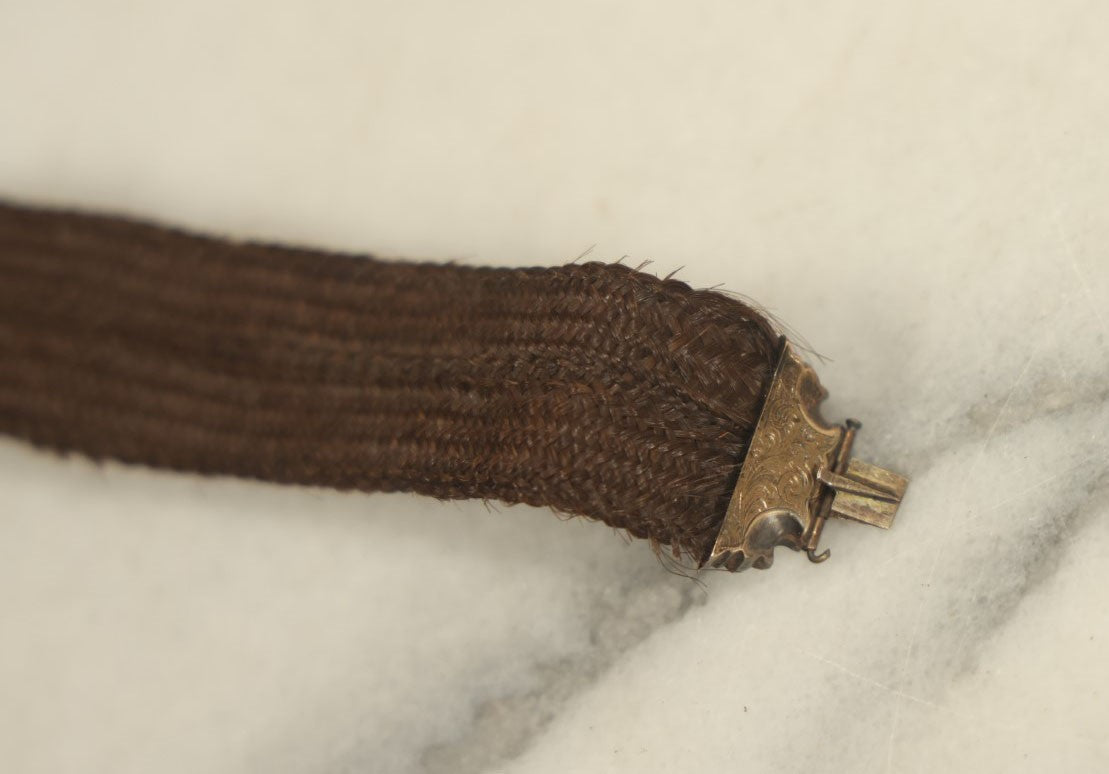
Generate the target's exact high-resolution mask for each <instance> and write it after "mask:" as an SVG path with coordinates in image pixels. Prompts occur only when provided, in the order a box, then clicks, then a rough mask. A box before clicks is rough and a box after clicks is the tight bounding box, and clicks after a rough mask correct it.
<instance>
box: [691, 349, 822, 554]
mask: <svg viewBox="0 0 1109 774" xmlns="http://www.w3.org/2000/svg"><path fill="white" fill-rule="evenodd" d="M823 396H824V392H823V390H822V389H821V387H820V386H819V382H818V381H817V379H816V374H815V373H814V372H813V370H812V368H810V367H809V366H808V365H807V364H806V363H804V361H802V360H801V359H800V358H798V357H797V355H796V353H795V352H794V351H793V349H792V347H790V346H789V345H788V344H787V345H786V349H785V351H784V352H783V354H782V360H781V362H780V364H779V367H778V370H777V374H776V375H775V379H774V382H773V384H772V386H771V389H770V393H769V394H768V395H767V398H766V404H765V405H764V407H763V410H762V414H761V416H760V417H759V423H758V426H757V428H756V431H755V435H754V438H753V439H752V443H751V447H750V450H749V451H748V453H747V456H746V458H745V459H744V462H743V469H742V471H741V472H740V478H739V482H738V483H737V485H736V492H735V495H734V496H733V498H732V502H731V504H730V505H729V507H728V514H727V516H726V517H725V523H724V527H723V528H722V529H721V533H720V538H719V539H718V540H717V545H716V547H715V548H714V549H713V557H712V558H713V560H714V563H716V564H719V563H720V562H721V560H724V559H727V558H728V556H729V555H732V554H733V553H734V552H735V550H736V549H739V550H741V551H742V552H743V556H744V560H743V565H744V566H748V565H750V564H754V563H758V564H759V565H760V566H767V565H769V564H770V562H771V561H773V549H774V546H776V545H789V546H790V547H792V548H795V549H796V548H800V547H801V540H802V537H803V535H804V534H805V532H806V531H807V530H808V528H809V525H810V522H811V518H812V516H811V508H810V506H811V505H812V501H813V500H814V498H815V497H816V496H817V493H818V491H819V483H818V481H817V480H816V471H817V470H818V469H819V468H820V467H821V466H822V465H826V464H828V461H829V459H830V458H831V455H832V454H833V452H834V451H835V449H836V446H837V445H838V443H839V439H840V435H841V432H842V431H841V430H840V429H839V428H833V427H827V426H826V425H824V424H823V423H822V422H821V421H820V420H819V411H818V407H819V403H820V401H821V400H822V399H823ZM764 522H772V524H769V523H764Z"/></svg>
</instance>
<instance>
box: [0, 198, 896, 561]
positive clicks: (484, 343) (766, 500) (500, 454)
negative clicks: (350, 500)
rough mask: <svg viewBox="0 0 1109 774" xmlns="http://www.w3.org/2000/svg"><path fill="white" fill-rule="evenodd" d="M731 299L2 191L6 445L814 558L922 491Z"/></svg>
mask: <svg viewBox="0 0 1109 774" xmlns="http://www.w3.org/2000/svg"><path fill="white" fill-rule="evenodd" d="M823 397H824V391H823V390H822V388H821V387H820V384H819V382H818V381H817V379H816V376H815V374H814V372H813V370H812V369H811V368H810V367H809V366H807V365H806V364H805V363H804V362H803V360H801V359H800V357H799V356H798V353H797V351H796V349H795V347H793V346H792V345H791V344H789V342H787V341H786V340H785V339H784V338H782V337H781V336H779V335H778V333H777V332H776V330H775V329H774V326H773V325H772V324H771V323H770V322H769V321H768V320H767V319H766V318H765V317H764V316H762V315H761V314H759V313H758V312H757V311H756V310H754V309H752V308H751V307H750V306H748V305H746V304H744V303H742V302H741V301H738V300H736V299H734V298H730V297H728V296H725V295H722V294H719V293H715V292H711V291H705V290H693V289H691V288H690V287H689V286H688V285H686V284H685V283H682V282H679V281H676V280H660V279H657V278H655V277H653V276H649V275H647V274H643V273H639V272H636V271H633V270H632V269H629V268H627V267H625V266H622V265H611V264H602V263H583V264H573V265H568V266H558V267H553V268H528V269H494V268H472V267H466V266H458V265H436V264H422V263H401V262H387V261H379V260H375V259H372V258H367V257H361V256H357V257H356V256H347V255H338V254H333V253H326V252H319V251H313V250H303V249H291V248H287V247H278V246H272V245H264V244H252V243H242V242H233V241H226V240H220V239H213V238H208V237H201V236H195V235H191V234H186V233H182V232H180V231H176V230H171V229H167V228H163V227H159V226H153V225H147V224H144V223H138V222H134V221H129V220H124V219H119V218H110V217H97V216H90V215H83V214H76V213H72V212H63V211H56V210H46V209H29V208H24V207H19V206H12V205H2V204H0V433H5V434H8V435H12V436H15V437H18V438H22V439H26V440H28V441H30V442H32V443H35V444H38V445H41V446H44V447H48V448H51V449H55V450H59V451H74V452H79V453H82V454H85V455H87V456H89V457H92V458H95V459H105V458H107V459H115V460H119V461H122V462H126V463H136V464H142V465H149V466H154V467H160V468H170V469H174V470H181V471H193V472H198V473H205V474H226V475H233V476H242V477H249V478H256V479H262V480H266V481H274V482H282V483H293V484H304V485H314V486H324V487H333V488H336V489H359V490H364V491H407V492H417V493H420V494H424V495H431V496H433V497H439V498H452V499H453V498H488V499H492V500H499V501H503V502H506V503H528V504H531V505H536V506H548V507H551V508H553V509H555V510H557V511H560V512H563V513H567V514H576V515H581V516H586V517H589V518H593V519H598V520H600V521H603V522H605V523H606V524H609V525H611V526H613V527H616V528H619V529H623V530H627V532H628V533H630V534H631V535H633V536H635V537H637V538H644V539H647V540H649V541H650V542H651V544H652V545H653V546H654V547H655V549H656V550H666V551H669V552H672V553H673V554H674V556H676V557H684V558H687V559H689V560H692V561H693V562H695V563H697V564H701V565H709V566H713V567H725V568H727V569H729V570H738V569H744V568H746V567H751V566H753V567H758V568H765V567H768V566H770V564H771V562H772V561H773V551H774V547H775V546H777V545H785V546H788V547H790V548H793V549H795V550H801V551H805V552H807V553H808V555H809V557H810V558H812V559H813V560H814V561H819V560H820V559H822V558H824V557H826V556H827V552H825V553H823V554H818V553H817V551H818V548H817V546H818V542H819V540H820V534H821V529H822V527H823V525H824V522H825V520H826V519H827V518H828V517H830V516H838V517H844V518H849V519H854V520H857V521H862V522H866V523H869V524H874V525H877V526H880V527H888V526H889V525H890V523H891V521H892V519H893V515H894V513H895V511H896V509H897V505H898V503H899V502H900V500H901V497H902V495H903V493H904V490H905V486H906V480H905V479H904V478H902V477H900V476H898V475H896V474H893V473H890V472H888V471H885V470H883V469H881V468H877V467H875V466H872V465H868V464H866V463H862V462H860V461H858V460H852V459H851V458H850V452H851V444H852V440H853V438H854V435H855V430H856V428H857V427H858V423H855V422H853V421H851V420H848V422H847V423H846V425H845V426H835V425H828V424H826V423H825V422H824V421H823V420H822V419H821V418H820V415H819V411H818V407H819V403H820V401H821V400H822V399H823Z"/></svg>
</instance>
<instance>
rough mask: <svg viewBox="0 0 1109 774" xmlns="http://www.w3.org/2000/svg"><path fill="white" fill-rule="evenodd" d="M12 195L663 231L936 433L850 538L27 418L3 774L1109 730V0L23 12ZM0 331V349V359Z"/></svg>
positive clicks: (815, 758) (898, 768)
mask: <svg viewBox="0 0 1109 774" xmlns="http://www.w3.org/2000/svg"><path fill="white" fill-rule="evenodd" d="M0 22H3V23H0V84H2V85H3V91H4V93H5V100H4V104H3V106H0V115H2V120H0V124H2V125H3V126H4V131H3V133H2V138H0V195H3V196H6V197H20V198H25V199H33V200H38V201H45V202H58V203H65V204H79V205H82V206H87V207H95V208H100V209H108V210H114V211H120V210H122V211H127V212H132V213H137V214H146V215H151V216H156V217H158V218H160V219H162V220H169V221H174V222H178V223H181V224H183V225H188V226H192V227H194V228H200V229H204V230H217V231H225V232H229V233H234V234H240V235H249V236H264V237H266V238H270V239H280V240H288V241H293V242H306V243H311V244H313V245H323V246H332V247H337V248H344V249H352V250H371V251H374V252H377V253H379V254H385V255H403V256H410V257H424V258H437V259H444V260H446V259H459V260H465V261H469V262H475V263H477V262H481V263H493V264H498V265H518V264H526V263H543V264H553V263H558V262H561V261H565V260H570V259H572V258H574V257H575V256H577V255H579V254H580V253H582V252H583V250H585V249H586V248H588V247H589V246H590V245H594V247H593V249H592V253H591V257H595V258H613V259H615V258H618V257H620V256H622V255H628V256H629V258H630V259H631V260H638V259H647V258H652V259H654V260H655V264H654V265H653V266H652V268H653V269H656V270H657V271H658V272H659V273H661V274H665V273H668V272H669V271H671V270H672V269H675V268H678V267H679V266H684V268H683V269H682V270H681V272H680V273H679V276H680V277H683V278H685V279H686V280H687V281H689V282H690V283H692V284H694V285H698V286H706V287H707V286H714V285H717V284H718V283H721V282H722V283H724V288H725V289H728V290H735V291H742V292H743V293H744V294H745V295H747V296H750V297H752V298H755V299H757V300H758V301H759V302H761V303H763V304H765V305H766V306H767V307H769V311H770V312H772V313H773V314H774V315H775V316H776V317H777V318H778V319H780V320H782V321H784V322H786V323H788V324H789V326H790V327H791V328H792V329H793V330H795V331H797V332H798V333H799V334H800V335H802V336H803V337H804V338H805V339H806V340H807V341H808V342H809V343H810V344H811V346H812V347H813V348H814V349H815V350H817V351H818V352H820V353H821V354H822V355H825V356H827V360H826V362H824V363H822V364H821V365H820V366H819V370H820V373H821V378H822V381H823V383H824V384H825V385H826V386H827V387H828V388H829V389H830V391H831V398H830V400H829V401H828V403H827V404H826V406H825V414H826V415H827V416H829V417H830V418H831V417H834V418H843V417H845V416H858V417H859V418H860V419H862V420H863V422H864V428H863V430H862V432H861V435H860V437H859V441H858V447H857V451H858V454H859V456H860V457H862V458H864V459H868V460H872V461H874V462H876V463H879V464H882V465H885V466H888V467H890V468H893V469H896V470H899V471H901V472H904V473H907V474H909V475H910V476H911V477H912V483H911V485H910V488H909V491H908V495H907V497H906V499H905V502H904V505H903V506H902V509H901V512H900V513H899V516H898V521H897V523H896V524H895V526H894V528H893V529H892V530H891V531H890V532H889V533H886V534H882V533H880V532H879V531H877V530H868V529H866V528H863V527H859V526H856V525H851V524H831V525H829V528H828V530H827V532H826V538H825V544H826V545H827V546H828V547H830V548H831V549H832V554H833V555H832V558H831V560H830V561H829V562H828V563H826V564H824V565H820V566H810V565H809V564H808V563H807V562H806V561H805V560H804V558H803V557H801V556H799V555H794V554H790V553H787V552H782V553H781V555H780V556H779V557H778V559H777V561H776V563H775V566H774V568H773V569H772V570H771V571H769V572H765V573H755V572H750V573H746V574H743V575H741V576H731V575H727V574H724V573H707V574H705V575H703V576H702V577H701V578H700V579H699V582H694V581H691V580H690V579H688V578H683V577H680V576H677V575H673V574H671V573H669V572H668V571H667V568H666V567H664V566H661V565H660V563H659V562H658V561H657V560H656V559H655V557H654V556H653V555H652V554H651V552H650V551H649V549H648V548H647V547H646V546H645V545H642V544H637V543H628V542H626V541H624V540H622V539H621V538H620V537H619V536H615V535H613V534H612V532H611V530H608V529H606V528H605V527H603V526H599V525H596V524H587V523H585V522H582V521H570V522H562V521H560V520H558V519H557V518H555V517H553V516H552V515H551V514H550V513H547V512H545V511H543V510H536V509H528V508H494V509H487V508H485V507H484V506H483V505H482V504H480V503H461V504H442V503H437V502H431V501H424V500H420V499H418V498H409V497H403V496H372V497H371V496H360V495H340V494H336V493H329V492H318V491H305V490H299V489H290V488H281V487H269V486H262V485H258V484H253V483H249V482H239V481H229V480H205V479H199V478H192V477H185V476H173V475H167V474H164V473H154V472H149V471H143V470H136V469H125V468H123V467H121V466H117V465H111V464H109V465H104V466H95V465H92V464H90V463H88V462H86V461H83V460H80V459H74V458H69V459H59V458H57V457H55V456H53V455H49V454H46V453H42V452H38V451H34V450H31V449H29V448H27V447H25V446H23V445H21V444H17V443H15V442H12V441H7V440H4V441H0V622H2V624H3V628H4V636H3V637H0V685H3V686H4V690H3V691H0V728H2V729H4V731H3V732H2V733H0V765H2V766H3V768H4V770H5V771H18V772H64V771H81V772H85V771H102V770H111V771H114V772H128V771H136V772H137V771H144V772H145V771H151V770H157V771H164V772H175V771H182V772H184V771H188V772H197V771H204V772H241V771H255V770H266V771H275V772H282V771H289V772H292V771H297V772H300V771H320V772H342V771H374V772H377V771H383V772H443V771H452V772H454V771H461V772H486V771H490V772H492V771H498V772H500V771H505V772H520V773H521V774H532V773H534V772H556V771H557V772H561V771H565V770H566V769H567V768H571V769H573V770H575V771H613V772H618V771H644V770H647V771H652V770H654V771H675V770H683V771H684V770H689V769H691V768H696V769H703V770H717V769H719V770H731V769H738V768H743V769H744V770H747V771H786V772H788V771H808V772H811V771H829V772H833V771H835V772H839V771H851V772H917V771H919V772H933V771H937V770H940V771H942V770H952V771H974V772H988V771H999V772H1001V771H1004V772H1014V771H1041V770H1044V769H1045V768H1050V769H1052V770H1058V771H1097V770H1103V769H1105V768H1106V767H1107V766H1109V741H1107V740H1106V738H1105V734H1104V726H1105V724H1106V722H1107V721H1109V710H1107V709H1106V706H1107V705H1106V696H1107V695H1109V659H1106V658H1105V657H1104V651H1105V647H1106V643H1109V604H1106V603H1107V600H1109V598H1107V592H1106V590H1105V589H1106V587H1107V585H1109V561H1107V560H1109V519H1107V516H1109V252H1107V248H1106V246H1107V245H1109V214H1107V210H1106V207H1105V202H1106V200H1107V197H1109V183H1107V182H1106V181H1109V145H1107V144H1106V142H1105V136H1106V132H1105V129H1106V127H1107V126H1109V90H1106V89H1105V88H1103V85H1102V82H1103V81H1104V73H1105V72H1109V49H1107V48H1106V47H1105V46H1104V45H1103V37H1104V35H1103V31H1104V29H1105V26H1106V24H1109V10H1107V9H1105V8H1102V7H1101V6H1099V5H1096V4H1093V5H1090V4H1083V3H1079V2H1071V1H1070V0H1063V1H1062V2H1053V3H1047V2H1040V1H1032V0H1017V2H1006V3H1002V2H1000V1H999V0H988V1H987V2H983V3H978V4H975V5H974V6H972V7H967V6H965V5H960V6H958V7H956V6H953V5H948V4H944V3H930V4H918V3H910V2H900V0H898V1H897V2H892V3H890V2H882V3H879V2H877V1H876V0H864V1H863V2H861V3H856V4H855V5H852V6H850V7H844V6H841V7H837V8H832V7H828V8H823V7H818V6H810V5H802V6H795V5H790V4H786V5H782V4H781V3H778V2H769V1H767V2H761V1H760V2H745V3H724V2H719V3H718V2H695V3H686V4H682V5H680V6H679V5H661V4H660V5H657V6H656V5H652V6H651V7H649V8H647V7H644V6H643V4H641V3H631V2H612V3H585V2H567V3H559V4H555V5H549V6H546V7H544V8H543V9H542V12H541V13H540V12H538V11H536V10H535V9H534V8H530V7H526V6H525V5H521V4H506V3H499V2H494V1H493V0H482V2H477V3H467V4H452V3H436V2H430V1H422V2H414V3H406V4H402V5H395V4H378V3H369V4H349V5H348V6H345V7H339V6H336V7H335V8H332V9H329V10H325V9H321V8H319V7H317V6H315V5H312V6H311V7H310V6H309V4H305V3H300V2H297V1H296V0H281V1H280V2H277V3H266V4H265V5H262V4H258V3H246V4H242V5H237V6H234V7H230V6H228V5H227V4H224V3H216V2H214V0H213V1H208V0H203V1H202V2H196V3H190V4H187V5H183V6H180V7H170V6H161V7H159V6H154V5H151V6H146V7H134V8H132V7H126V8H125V7H123V6H119V7H116V6H115V5H111V4H103V5H98V6H95V7H94V6H89V5H88V4H82V3H76V2H70V1H68V0H63V2H60V3H57V4H47V3H31V2H16V3H12V4H8V5H7V6H6V7H5V8H4V9H3V10H0ZM0 366H2V364H0Z"/></svg>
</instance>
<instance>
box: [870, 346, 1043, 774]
mask: <svg viewBox="0 0 1109 774" xmlns="http://www.w3.org/2000/svg"><path fill="white" fill-rule="evenodd" d="M1038 354H1039V347H1038V346H1037V347H1036V349H1034V350H1033V351H1032V354H1030V355H1029V356H1028V358H1027V360H1025V363H1024V366H1023V367H1022V368H1021V370H1020V373H1019V374H1017V377H1016V379H1014V380H1013V384H1012V386H1010V387H1009V391H1008V392H1007V393H1006V395H1005V400H1004V402H1003V403H1002V404H1001V408H1000V409H998V411H997V415H996V416H995V417H994V421H993V423H992V424H991V425H990V428H989V430H988V431H987V433H986V438H985V440H984V441H983V442H982V446H981V448H980V449H979V450H978V454H977V455H976V456H975V458H974V461H973V462H972V463H971V464H970V466H969V467H968V468H967V474H966V475H965V476H963V480H962V482H961V484H960V485H959V494H958V497H956V499H955V502H963V500H964V499H965V495H966V491H967V488H968V487H969V486H970V482H971V481H972V480H973V478H974V475H975V474H976V473H977V471H978V468H979V466H980V465H981V464H982V460H983V459H985V456H986V450H987V449H988V448H989V445H990V441H992V440H993V437H994V434H995V433H996V432H997V428H998V426H999V425H1000V423H1001V418H1002V417H1003V416H1004V415H1005V411H1006V410H1007V409H1008V408H1009V404H1010V402H1012V399H1013V395H1014V394H1016V391H1017V388H1018V387H1019V386H1020V385H1021V383H1022V382H1023V381H1024V378H1025V376H1026V375H1027V374H1028V369H1029V368H1030V367H1031V365H1032V361H1033V360H1035V358H1036V357H1037V355H1038ZM954 518H955V511H954V509H952V510H951V512H950V514H949V515H948V517H947V523H946V524H945V528H946V527H947V526H949V525H950V523H951V521H952V520H953V519H954ZM943 531H945V530H941V532H943ZM932 553H933V559H932V565H931V567H930V568H929V570H928V580H927V581H926V582H925V585H924V588H925V589H926V590H927V589H930V588H931V587H932V581H933V580H935V576H936V570H937V568H938V567H939V563H940V553H941V549H940V547H939V546H937V547H936V550H934V551H933V552H932ZM926 594H927V591H925V592H924V593H922V594H921V599H920V604H918V605H917V609H916V615H915V617H914V619H913V628H912V633H911V634H910V635H909V645H908V647H907V648H906V649H905V658H904V660H903V662H902V666H901V674H902V676H904V675H906V674H908V672H909V665H910V664H911V662H912V658H913V650H914V649H915V648H916V643H917V640H918V639H919V637H920V625H921V621H922V619H923V618H924V601H925V600H924V598H925V596H926ZM897 698H898V700H897V701H895V702H894V704H893V712H892V713H891V715H890V735H889V742H888V744H887V747H886V771H887V773H888V772H890V771H893V753H894V747H895V746H896V740H897V726H898V723H899V721H900V716H901V702H900V700H899V699H900V697H897Z"/></svg>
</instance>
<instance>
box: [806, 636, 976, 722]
mask: <svg viewBox="0 0 1109 774" xmlns="http://www.w3.org/2000/svg"><path fill="white" fill-rule="evenodd" d="M794 650H795V651H796V652H797V653H800V654H801V655H802V656H807V657H808V658H811V659H813V660H814V661H818V662H820V663H821V664H826V665H828V666H830V667H832V668H833V669H836V670H838V671H840V672H843V673H844V674H845V675H848V676H849V677H853V678H855V679H856V680H858V681H859V682H862V683H866V684H867V685H870V686H872V687H874V688H877V689H879V690H882V691H885V692H887V693H889V694H891V695H893V696H896V697H898V698H899V699H908V700H909V701H912V702H916V703H917V704H923V705H924V706H925V707H930V708H932V709H935V710H939V711H941V712H947V713H950V714H952V715H955V714H957V713H954V712H952V711H951V710H949V709H948V708H947V707H944V706H942V705H940V704H936V703H935V702H931V701H928V700H927V699H922V698H920V697H919V696H914V695H913V694H911V693H907V692H905V691H902V690H900V689H898V688H894V687H893V686H892V685H887V684H886V683H883V682H881V681H879V680H875V679H874V678H872V677H867V676H866V675H863V674H859V673H858V672H855V671H854V670H851V669H849V668H847V667H846V666H844V665H843V664H840V663H839V662H838V661H833V660H832V659H830V658H827V657H825V656H821V655H820V654H818V653H813V652H812V651H808V650H803V649H801V648H794Z"/></svg>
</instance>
